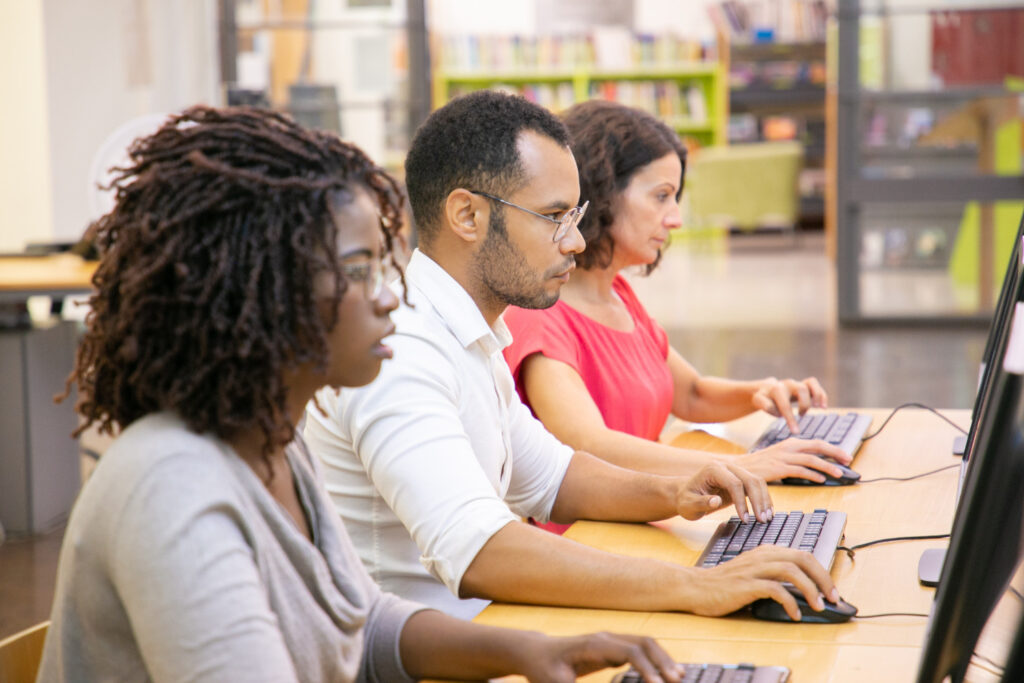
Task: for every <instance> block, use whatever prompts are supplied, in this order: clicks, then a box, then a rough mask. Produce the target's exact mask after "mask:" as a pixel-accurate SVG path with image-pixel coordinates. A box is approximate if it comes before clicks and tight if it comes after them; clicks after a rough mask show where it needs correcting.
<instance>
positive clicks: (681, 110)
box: [433, 61, 728, 146]
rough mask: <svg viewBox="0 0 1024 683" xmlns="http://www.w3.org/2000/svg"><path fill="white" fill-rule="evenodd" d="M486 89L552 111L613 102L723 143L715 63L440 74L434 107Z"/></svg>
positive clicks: (683, 132) (723, 107) (721, 76)
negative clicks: (516, 95)
mask: <svg viewBox="0 0 1024 683" xmlns="http://www.w3.org/2000/svg"><path fill="white" fill-rule="evenodd" d="M485 88H500V89H504V90H509V91H513V92H517V93H520V94H522V95H524V96H525V97H527V98H528V99H531V100H533V101H535V102H537V103H538V104H541V105H543V106H545V107H548V108H549V109H551V110H552V111H561V110H563V109H566V108H568V107H569V106H571V105H573V104H575V103H577V102H584V101H586V100H590V99H610V100H615V101H618V102H622V103H623V104H626V105H629V106H634V107H638V108H640V109H645V110H647V111H650V112H651V113H652V114H654V115H656V116H658V117H659V118H661V119H662V120H663V121H665V123H666V124H667V125H669V126H671V127H673V128H674V129H675V130H676V131H677V132H678V133H679V134H680V136H681V137H683V138H688V139H691V140H693V141H694V142H695V143H696V144H698V145H700V146H708V145H722V144H725V143H726V141H727V136H726V121H727V120H728V96H727V91H726V78H725V73H724V71H723V69H722V68H721V66H720V65H719V64H718V63H717V62H703V61H701V62H691V63H686V64H679V65H677V66H674V67H671V68H665V67H657V68H640V69H631V70H606V69H591V68H575V69H565V70H530V71H508V72H484V71H476V70H474V71H455V70H438V71H435V72H434V75H433V106H434V108H435V109H436V108H438V107H440V106H442V105H444V104H445V103H446V102H448V101H449V100H450V99H452V98H453V97H456V96H458V95H461V94H465V93H467V92H471V91H473V90H482V89H485Z"/></svg>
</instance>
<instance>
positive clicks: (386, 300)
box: [373, 285, 398, 315]
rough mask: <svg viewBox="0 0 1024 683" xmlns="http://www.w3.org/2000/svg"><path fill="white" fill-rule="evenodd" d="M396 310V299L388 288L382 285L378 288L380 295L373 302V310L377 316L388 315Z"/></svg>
mask: <svg viewBox="0 0 1024 683" xmlns="http://www.w3.org/2000/svg"><path fill="white" fill-rule="evenodd" d="M396 308H398V297H397V296H396V295H395V292H394V291H393V290H392V289H391V288H390V287H388V286H387V285H384V286H383V287H381V288H380V294H378V295H377V298H376V299H374V300H373V310H374V311H375V312H376V313H377V314H378V315H388V314H389V313H391V311H393V310H395V309H396Z"/></svg>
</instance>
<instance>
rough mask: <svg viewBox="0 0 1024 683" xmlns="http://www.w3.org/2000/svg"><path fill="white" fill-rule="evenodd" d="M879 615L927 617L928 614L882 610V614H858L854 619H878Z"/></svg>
mask: <svg viewBox="0 0 1024 683" xmlns="http://www.w3.org/2000/svg"><path fill="white" fill-rule="evenodd" d="M879 617H925V618H928V615H927V614H923V613H921V612H882V613H880V614H858V615H856V616H855V617H854V619H878V618H879Z"/></svg>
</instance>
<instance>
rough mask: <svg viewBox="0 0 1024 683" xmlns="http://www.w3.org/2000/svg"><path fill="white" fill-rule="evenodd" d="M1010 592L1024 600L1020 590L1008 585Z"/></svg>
mask: <svg viewBox="0 0 1024 683" xmlns="http://www.w3.org/2000/svg"><path fill="white" fill-rule="evenodd" d="M1010 592H1011V593H1013V594H1014V595H1015V596H1017V599H1018V600H1024V595H1021V592H1020V591H1019V590H1017V589H1016V588H1014V587H1013V586H1010Z"/></svg>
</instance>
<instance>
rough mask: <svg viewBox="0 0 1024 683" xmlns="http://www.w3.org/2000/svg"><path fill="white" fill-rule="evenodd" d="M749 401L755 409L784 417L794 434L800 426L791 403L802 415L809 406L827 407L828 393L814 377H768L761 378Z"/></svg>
mask: <svg viewBox="0 0 1024 683" xmlns="http://www.w3.org/2000/svg"><path fill="white" fill-rule="evenodd" d="M750 401H751V403H753V404H754V408H756V409H757V410H763V411H765V412H766V413H769V414H771V415H774V416H775V417H782V418H784V419H785V420H786V423H787V424H788V425H789V429H790V430H791V431H792V432H793V433H794V434H796V433H798V432H799V431H800V428H799V427H798V426H797V420H796V415H795V414H794V412H793V404H794V403H796V406H797V411H798V412H799V413H800V414H801V415H803V414H804V413H806V412H807V411H808V410H809V409H810V408H827V407H828V394H827V393H825V390H824V389H823V388H822V386H821V383H820V382H818V380H817V379H815V378H814V377H808V378H807V379H804V380H796V379H776V378H774V377H768V378H767V379H763V380H761V386H760V387H759V388H758V390H757V391H755V392H754V395H753V396H752V397H751V399H750Z"/></svg>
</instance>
